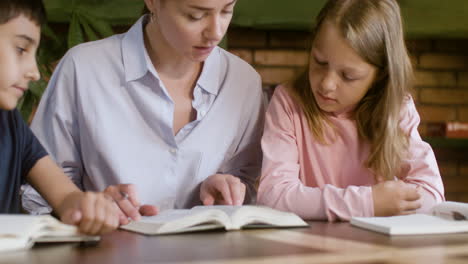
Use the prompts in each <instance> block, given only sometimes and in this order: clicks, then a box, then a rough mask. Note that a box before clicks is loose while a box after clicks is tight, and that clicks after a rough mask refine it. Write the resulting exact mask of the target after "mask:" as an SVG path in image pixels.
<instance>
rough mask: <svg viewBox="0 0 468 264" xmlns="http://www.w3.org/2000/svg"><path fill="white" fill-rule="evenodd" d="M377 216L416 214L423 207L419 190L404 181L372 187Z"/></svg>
mask: <svg viewBox="0 0 468 264" xmlns="http://www.w3.org/2000/svg"><path fill="white" fill-rule="evenodd" d="M372 198H373V199H374V215H375V216H392V215H407V214H414V213H415V211H416V210H417V209H418V208H420V207H421V202H420V201H419V199H420V198H421V195H420V194H419V192H418V189H417V188H415V187H414V186H411V185H408V184H406V183H405V182H403V181H400V180H398V181H384V182H381V183H378V184H376V185H374V186H372Z"/></svg>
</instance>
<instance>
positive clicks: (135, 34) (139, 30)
mask: <svg viewBox="0 0 468 264" xmlns="http://www.w3.org/2000/svg"><path fill="white" fill-rule="evenodd" d="M145 20H146V19H145V16H142V17H141V18H140V19H139V20H138V21H137V22H136V23H135V24H134V25H133V26H132V27H131V28H130V30H129V31H128V32H127V33H125V36H124V37H123V39H122V58H123V64H124V68H125V80H126V81H127V82H129V81H134V80H137V79H139V78H141V77H143V76H144V75H145V74H146V73H147V72H148V64H147V61H146V56H147V55H146V48H145V42H144V38H143V26H144V24H145Z"/></svg>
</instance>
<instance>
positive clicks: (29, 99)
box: [18, 90, 36, 121]
mask: <svg viewBox="0 0 468 264" xmlns="http://www.w3.org/2000/svg"><path fill="white" fill-rule="evenodd" d="M35 104H36V98H35V96H34V95H33V94H32V92H31V91H29V90H28V91H26V93H24V95H23V97H22V98H21V100H20V103H19V104H18V109H19V111H20V113H21V115H22V116H23V119H24V120H26V121H28V120H29V117H30V116H31V113H32V110H33V107H34V105H35Z"/></svg>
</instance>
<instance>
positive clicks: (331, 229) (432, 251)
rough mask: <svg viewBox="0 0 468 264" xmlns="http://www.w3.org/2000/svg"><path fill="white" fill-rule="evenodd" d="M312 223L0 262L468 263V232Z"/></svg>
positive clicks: (114, 241)
mask: <svg viewBox="0 0 468 264" xmlns="http://www.w3.org/2000/svg"><path fill="white" fill-rule="evenodd" d="M310 224H311V225H310V227H309V228H295V229H256V230H243V231H234V232H223V231H212V232H204V233H191V234H181V235H171V236H143V235H139V234H136V233H130V232H126V231H115V232H113V233H111V234H109V235H106V236H103V237H102V240H101V242H99V244H97V245H91V246H90V245H78V244H59V245H39V246H35V247H34V248H33V249H32V250H29V251H24V252H16V253H7V254H6V253H3V254H2V255H0V263H34V264H35V263H37V264H41V263H67V264H68V263H80V264H87V263H93V264H94V263H96V264H106V263H126V264H127V263H132V264H133V263H191V264H193V263H230V264H237V263H248V264H257V263H268V264H276V263H278V264H279V263H281V264H285V263H286V264H292V263H369V264H374V263H375V264H377V263H378V264H384V263H385V264H387V263H388V264H393V263H425V264H429V263H430V264H437V263H450V264H458V263H460V264H461V263H465V264H466V263H468V233H465V234H452V235H430V236H406V237H405V236H403V237H389V236H386V235H382V234H378V233H374V232H370V231H366V230H362V229H359V228H355V227H352V226H351V225H350V224H349V223H325V222H310Z"/></svg>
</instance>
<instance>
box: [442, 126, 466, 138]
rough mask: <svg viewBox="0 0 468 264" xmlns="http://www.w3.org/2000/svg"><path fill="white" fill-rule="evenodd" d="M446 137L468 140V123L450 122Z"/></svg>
mask: <svg viewBox="0 0 468 264" xmlns="http://www.w3.org/2000/svg"><path fill="white" fill-rule="evenodd" d="M445 135H446V137H448V138H468V123H465V122H448V123H447V126H446V129H445Z"/></svg>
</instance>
